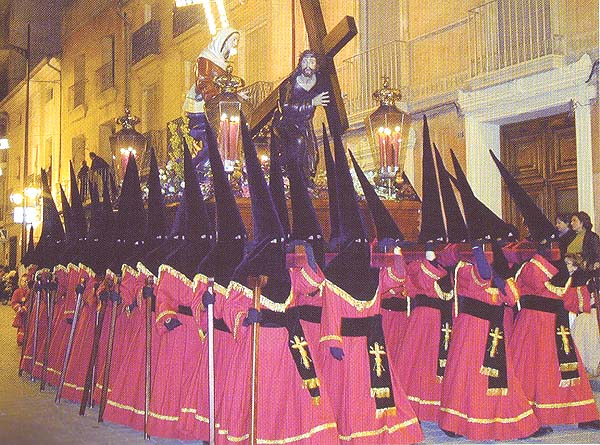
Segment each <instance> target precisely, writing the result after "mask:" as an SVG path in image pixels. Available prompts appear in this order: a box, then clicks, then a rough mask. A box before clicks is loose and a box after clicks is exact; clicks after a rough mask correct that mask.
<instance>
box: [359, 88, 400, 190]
mask: <svg viewBox="0 0 600 445" xmlns="http://www.w3.org/2000/svg"><path fill="white" fill-rule="evenodd" d="M401 97H402V95H401V93H400V90H398V89H395V88H390V86H389V79H388V78H387V77H384V78H383V88H380V89H378V90H377V91H375V92H374V93H373V98H375V99H376V100H377V101H379V107H378V108H377V109H376V110H375V111H374V112H373V113H371V114H370V115H369V116H368V117H367V119H366V122H365V124H366V125H365V127H366V129H367V134H368V137H369V143H370V146H371V150H372V152H373V158H374V159H375V162H376V165H377V166H378V177H379V181H380V182H381V183H382V184H383V185H385V186H386V187H387V191H388V198H392V197H393V186H394V182H395V180H396V175H397V174H400V173H402V171H403V169H404V159H405V157H406V147H407V145H408V142H409V132H410V115H409V114H408V113H405V112H403V111H401V110H399V109H398V108H397V107H396V102H398V101H399V100H400V99H401Z"/></svg>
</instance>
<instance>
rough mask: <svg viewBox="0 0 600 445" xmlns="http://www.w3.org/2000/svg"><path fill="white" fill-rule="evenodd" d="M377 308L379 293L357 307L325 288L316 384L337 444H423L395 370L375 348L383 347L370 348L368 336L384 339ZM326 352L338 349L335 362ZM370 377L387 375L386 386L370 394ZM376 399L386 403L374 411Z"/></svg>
mask: <svg viewBox="0 0 600 445" xmlns="http://www.w3.org/2000/svg"><path fill="white" fill-rule="evenodd" d="M357 279H359V278H357ZM380 305H381V294H380V293H379V291H377V292H376V294H375V295H374V296H373V298H371V299H370V300H366V301H362V300H357V299H355V298H353V297H352V296H351V295H350V294H348V293H347V292H346V291H344V290H343V289H341V288H339V287H338V286H336V285H334V284H333V283H331V282H329V281H327V282H326V284H325V288H324V291H323V315H322V319H321V340H320V341H321V347H322V348H323V379H322V380H323V383H324V387H325V390H326V392H327V393H328V394H329V395H330V397H331V401H332V404H333V408H334V412H335V413H336V420H337V425H338V431H339V440H340V443H350V444H353V445H358V444H390V443H394V444H401V443H417V442H420V441H422V440H423V432H422V431H421V426H420V425H419V420H418V419H417V416H416V415H415V412H414V410H413V409H412V407H411V405H410V403H409V401H408V399H407V398H406V394H405V392H404V390H403V388H402V385H401V384H400V379H399V375H398V371H399V370H398V369H396V368H394V367H393V364H392V362H391V361H390V362H387V361H386V360H384V359H385V357H386V355H387V347H386V346H384V345H383V344H381V343H385V342H382V341H381V340H382V339H379V341H377V342H375V343H374V344H371V343H372V342H371V340H370V336H371V334H372V331H373V330H377V331H379V337H382V336H384V334H383V329H382V328H381V307H380ZM347 326H348V328H347ZM330 347H338V348H342V349H343V351H344V357H343V359H342V360H341V361H338V360H336V359H335V358H333V357H332V356H331V354H330V353H329V348H330ZM382 356H383V357H382ZM373 359H374V360H373ZM371 361H374V366H372V365H373V363H371ZM386 365H387V366H386ZM386 368H387V369H386ZM373 373H376V375H380V374H381V375H383V374H384V373H387V374H386V375H389V377H388V379H389V382H388V383H389V385H388V386H387V387H385V388H375V387H374V386H373V375H372V374H373ZM380 399H381V400H384V399H388V401H389V402H390V403H388V404H387V405H386V406H385V407H384V408H380V407H379V403H380Z"/></svg>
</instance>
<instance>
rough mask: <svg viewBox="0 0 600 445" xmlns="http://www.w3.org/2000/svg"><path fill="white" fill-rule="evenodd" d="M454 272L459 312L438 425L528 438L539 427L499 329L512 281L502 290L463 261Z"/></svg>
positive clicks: (480, 436)
mask: <svg viewBox="0 0 600 445" xmlns="http://www.w3.org/2000/svg"><path fill="white" fill-rule="evenodd" d="M455 276H456V292H457V294H458V295H459V296H460V301H461V310H460V312H459V314H458V317H457V318H456V320H454V323H453V328H452V342H451V343H450V350H449V351H448V361H447V364H446V372H445V374H444V380H443V386H442V400H441V407H440V413H439V421H438V423H439V425H440V428H442V429H444V430H446V431H452V432H454V433H457V434H459V435H461V436H465V437H466V438H467V439H469V440H475V441H484V440H502V441H504V440H512V439H517V438H524V437H528V436H530V435H531V434H533V433H534V432H536V431H537V430H538V429H539V426H540V425H539V423H538V420H537V418H536V417H535V415H534V414H533V409H532V408H531V406H530V405H529V401H528V400H527V397H526V396H525V393H524V392H523V390H522V388H521V383H520V382H519V380H518V379H517V377H516V376H515V373H514V369H513V366H512V357H511V356H510V354H507V353H506V337H505V333H504V329H503V324H504V321H503V320H504V307H503V306H504V304H507V305H509V306H513V305H514V304H515V303H516V301H517V300H518V298H519V294H518V292H517V288H516V285H515V283H514V280H512V279H510V280H508V281H507V283H506V286H505V289H504V293H503V292H501V291H500V290H499V289H497V288H495V287H493V285H492V280H491V279H489V280H484V279H483V278H481V277H480V276H479V273H478V271H477V268H476V267H475V266H474V265H473V264H470V263H465V262H462V261H461V262H459V263H458V265H457V266H456V272H455ZM463 309H464V310H463ZM486 357H489V358H490V359H493V358H498V360H497V364H498V365H499V366H497V367H493V366H492V367H490V366H487V364H486ZM494 379H496V380H498V382H495V381H494Z"/></svg>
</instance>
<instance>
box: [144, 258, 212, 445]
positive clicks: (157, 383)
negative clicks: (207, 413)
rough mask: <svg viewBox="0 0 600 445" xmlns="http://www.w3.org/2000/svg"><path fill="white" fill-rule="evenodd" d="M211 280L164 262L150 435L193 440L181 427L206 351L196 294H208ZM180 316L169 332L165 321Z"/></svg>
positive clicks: (159, 288) (158, 290)
mask: <svg viewBox="0 0 600 445" xmlns="http://www.w3.org/2000/svg"><path fill="white" fill-rule="evenodd" d="M207 284H208V283H207V279H206V277H205V276H203V275H200V274H199V275H196V277H195V278H194V280H193V281H192V280H190V279H189V278H187V277H186V276H185V275H183V274H182V273H180V272H178V271H176V270H175V269H173V268H172V267H170V266H167V265H162V266H161V267H160V270H159V278H158V286H157V287H156V314H157V315H156V323H155V325H156V334H157V335H156V337H155V338H153V339H152V341H153V343H154V342H156V343H157V345H156V348H157V349H156V350H155V351H156V361H154V358H153V360H152V361H153V365H154V363H155V365H154V366H153V368H152V369H153V373H152V397H151V401H150V415H149V419H148V432H149V434H150V436H157V437H169V438H178V439H183V440H188V439H190V440H191V439H193V438H192V437H190V435H189V433H187V432H186V431H185V430H183V429H182V428H180V425H179V420H180V415H181V408H183V403H184V395H185V393H186V391H187V389H188V387H187V385H188V384H189V382H190V381H191V379H192V374H193V372H194V369H195V367H196V362H197V361H198V360H201V357H202V356H203V355H204V353H205V349H206V342H205V330H204V329H205V328H203V327H202V326H199V325H198V324H197V322H196V320H195V319H194V317H193V313H194V309H193V307H192V305H193V304H195V303H197V301H196V297H195V296H196V294H197V293H198V292H200V293H201V294H202V293H204V290H206V287H207ZM173 318H176V319H177V320H179V322H180V323H181V325H180V326H178V327H176V328H174V329H173V330H171V331H169V330H167V328H166V327H165V324H164V323H165V321H167V320H168V319H173Z"/></svg>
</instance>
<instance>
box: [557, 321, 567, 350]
mask: <svg viewBox="0 0 600 445" xmlns="http://www.w3.org/2000/svg"><path fill="white" fill-rule="evenodd" d="M556 335H559V336H560V337H562V342H563V349H564V350H565V354H567V355H569V353H570V352H571V347H570V346H569V335H571V332H569V328H565V327H564V326H563V325H560V329H557V330H556Z"/></svg>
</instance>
